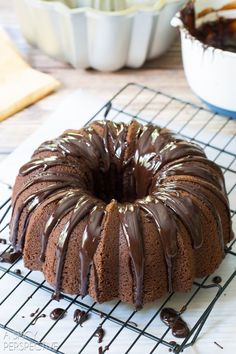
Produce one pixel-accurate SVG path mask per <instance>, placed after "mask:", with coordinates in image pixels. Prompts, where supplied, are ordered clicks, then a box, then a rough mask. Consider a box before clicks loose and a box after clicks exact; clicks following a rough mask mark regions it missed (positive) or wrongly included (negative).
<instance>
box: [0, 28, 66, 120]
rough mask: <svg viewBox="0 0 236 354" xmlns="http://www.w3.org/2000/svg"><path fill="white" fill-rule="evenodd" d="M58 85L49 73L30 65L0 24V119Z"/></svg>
mask: <svg viewBox="0 0 236 354" xmlns="http://www.w3.org/2000/svg"><path fill="white" fill-rule="evenodd" d="M58 87H59V82H58V81H57V80H55V79H54V78H53V77H51V76H50V75H47V74H44V73H41V72H39V71H37V70H34V69H32V68H31V67H30V66H29V65H28V64H27V63H26V62H25V61H24V60H23V59H22V57H21V56H20V54H19V53H18V51H17V49H16V48H15V47H14V45H13V43H12V42H11V40H10V39H9V37H8V36H7V34H6V33H5V32H4V31H3V30H2V29H1V28H0V121H2V120H3V119H5V118H7V117H9V116H11V115H12V114H14V113H16V112H18V111H20V110H21V109H23V108H24V107H26V106H28V105H30V104H32V103H34V102H36V101H38V100H39V99H41V98H42V97H44V96H46V95H48V94H49V93H50V92H52V91H54V90H56V89H57V88H58Z"/></svg>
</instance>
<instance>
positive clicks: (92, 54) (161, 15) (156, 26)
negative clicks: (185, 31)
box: [15, 0, 184, 71]
mask: <svg viewBox="0 0 236 354" xmlns="http://www.w3.org/2000/svg"><path fill="white" fill-rule="evenodd" d="M126 1H127V2H125V1H123V0H122V1H120V0H119V1H118V0H116V1H114V0H113V1H111V0H109V1H108V0H106V1H104V0H103V1H94V0H93V1H92V0H86V1H84V0H64V1H62V2H58V1H45V0H15V7H16V11H17V14H18V17H19V21H20V25H21V29H22V32H23V34H24V36H25V38H26V39H27V40H28V41H29V42H30V43H31V44H33V45H35V46H38V47H39V48H40V49H42V50H43V51H44V52H45V53H46V54H48V55H49V56H52V57H54V58H57V59H61V60H63V61H66V62H69V63H71V64H72V65H73V66H74V67H75V68H89V67H91V68H94V69H97V70H101V71H115V70H119V69H120V68H122V67H123V66H128V67H130V68H139V67H141V66H142V65H143V64H144V62H145V61H146V60H149V59H154V58H157V57H158V56H160V55H162V54H163V53H164V52H165V51H166V50H167V49H168V48H169V47H170V45H171V43H172V42H173V40H174V38H175V35H176V30H175V29H174V28H172V27H171V25H170V21H171V18H172V17H173V16H174V14H175V13H176V11H178V9H179V8H180V7H181V6H182V5H183V3H184V1H183V0H158V1H154V0H152V1H150V0H148V1H147V0H146V4H148V5H146V6H144V5H142V4H140V3H141V2H140V1H136V2H135V3H137V4H136V5H135V6H134V5H133V6H128V7H126V6H127V4H128V5H129V4H132V3H133V1H131V0H126ZM142 3H144V1H142ZM66 4H67V5H70V6H67V5H66ZM85 4H90V5H91V6H92V4H93V6H94V7H93V8H91V7H84V5H85ZM109 4H113V5H112V7H110V6H108V5H109ZM122 4H123V5H122ZM125 4H126V6H125ZM78 6H79V7H78ZM120 8H121V10H117V9H120ZM100 9H102V10H100ZM110 10H115V11H110Z"/></svg>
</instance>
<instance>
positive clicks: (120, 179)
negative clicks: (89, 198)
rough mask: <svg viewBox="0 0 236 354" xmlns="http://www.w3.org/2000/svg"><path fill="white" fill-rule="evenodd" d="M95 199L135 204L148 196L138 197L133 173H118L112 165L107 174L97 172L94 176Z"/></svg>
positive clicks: (127, 171)
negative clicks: (137, 200) (138, 199)
mask: <svg viewBox="0 0 236 354" xmlns="http://www.w3.org/2000/svg"><path fill="white" fill-rule="evenodd" d="M93 182H94V190H93V194H94V196H95V197H97V198H99V199H102V200H103V201H105V202H106V203H109V202H110V201H111V200H112V199H115V200H117V201H118V202H119V203H125V202H134V201H135V200H136V199H137V198H143V197H145V196H146V195H137V193H136V182H135V178H134V175H133V173H132V172H131V171H130V170H128V169H124V170H123V171H118V169H117V168H116V166H115V165H111V166H110V169H109V170H108V171H107V172H102V171H97V172H96V173H94V175H93Z"/></svg>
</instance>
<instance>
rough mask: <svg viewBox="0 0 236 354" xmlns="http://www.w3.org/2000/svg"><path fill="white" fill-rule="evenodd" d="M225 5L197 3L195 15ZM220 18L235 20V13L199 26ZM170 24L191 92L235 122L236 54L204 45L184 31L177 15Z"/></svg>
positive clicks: (219, 0)
mask: <svg viewBox="0 0 236 354" xmlns="http://www.w3.org/2000/svg"><path fill="white" fill-rule="evenodd" d="M228 3H229V0H228V1H223V0H211V1H209V0H198V1H197V2H196V3H195V11H196V15H197V14H198V13H200V12H202V11H204V10H205V9H208V8H212V7H213V8H214V9H220V8H222V6H224V5H226V4H228ZM219 15H220V16H224V17H232V18H236V9H235V10H227V11H221V12H219V13H218V14H216V13H211V14H208V15H207V16H205V19H201V22H202V21H207V20H208V21H209V20H216V19H217V16H219ZM171 23H172V25H173V26H175V27H179V29H180V33H181V43H182V56H183V64H184V70H185V74H186V78H187V80H188V83H189V85H190V87H191V88H192V90H193V91H194V92H195V93H196V94H197V95H198V96H199V97H200V98H201V99H202V100H203V101H204V102H205V103H206V104H207V105H208V106H209V107H210V108H211V109H212V110H213V111H215V112H217V113H220V114H223V115H227V116H230V117H233V118H236V53H233V52H229V51H225V50H221V49H216V48H214V47H211V46H206V45H204V44H203V43H202V42H200V41H199V40H197V39H196V38H195V37H193V36H192V35H191V34H190V33H189V31H188V29H187V28H185V26H184V24H183V22H182V21H181V16H180V13H178V14H177V15H176V16H175V17H174V18H173V20H172V21H171ZM197 25H198V22H197Z"/></svg>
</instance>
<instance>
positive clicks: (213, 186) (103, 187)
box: [10, 121, 233, 308]
mask: <svg viewBox="0 0 236 354" xmlns="http://www.w3.org/2000/svg"><path fill="white" fill-rule="evenodd" d="M12 204H13V212H12V218H11V223H10V230H11V242H12V244H13V246H14V247H15V248H16V249H17V250H21V251H22V252H23V259H24V263H25V266H26V267H28V268H29V269H32V270H40V271H42V272H43V273H44V275H45V279H46V280H47V281H48V282H49V283H50V284H51V285H52V286H53V287H54V288H55V293H56V296H58V297H59V294H60V292H64V293H68V294H80V295H81V296H85V295H87V294H89V295H91V296H92V297H93V298H94V299H95V300H96V301H98V302H104V301H108V300H112V299H114V298H118V299H120V300H122V301H124V302H128V303H132V304H134V305H135V306H136V308H141V307H142V305H143V303H147V302H150V301H153V300H155V299H158V298H160V297H162V296H163V295H165V294H166V293H167V292H171V291H188V290H190V289H191V287H192V284H193V281H194V278H195V277H203V276H206V275H209V274H211V273H212V272H214V271H215V269H216V268H217V267H218V266H219V264H220V263H221V261H222V259H223V258H224V247H225V245H226V244H227V243H228V242H229V241H230V240H231V239H232V237H233V234H232V228H231V220H230V212H229V205H228V199H227V195H226V191H225V185H224V178H223V175H222V172H221V170H220V168H219V167H218V166H217V165H216V164H215V163H213V162H211V161H209V160H208V159H207V158H206V156H205V154H204V152H203V150H202V149H201V148H200V147H199V146H197V145H195V144H193V143H191V142H187V141H183V140H181V139H180V138H179V137H177V136H175V135H174V134H172V133H171V132H169V131H168V130H166V129H162V128H160V127H157V126H154V125H146V126H143V125H141V124H139V123H138V122H136V121H132V122H131V123H130V124H124V123H114V122H110V121H96V122H93V123H92V124H91V125H90V126H88V127H86V128H83V129H81V130H78V131H76V130H67V131H66V132H65V133H64V134H62V135H61V136H60V137H58V138H57V139H54V140H51V141H47V142H45V143H44V144H42V145H41V146H40V147H39V148H38V149H37V150H36V151H35V153H34V154H33V156H32V159H31V161H29V162H28V163H27V164H25V165H24V166H22V168H21V169H20V171H19V175H18V176H17V178H16V182H15V186H14V189H13V195H12Z"/></svg>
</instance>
